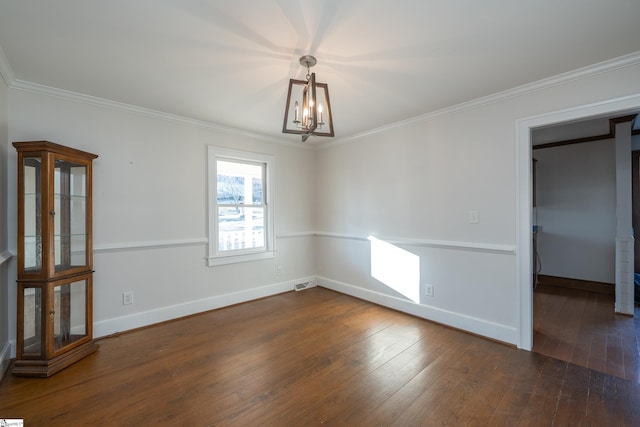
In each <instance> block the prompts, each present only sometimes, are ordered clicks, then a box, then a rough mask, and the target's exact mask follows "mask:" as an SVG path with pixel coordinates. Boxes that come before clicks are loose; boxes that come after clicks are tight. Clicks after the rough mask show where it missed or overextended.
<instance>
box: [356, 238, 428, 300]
mask: <svg viewBox="0 0 640 427" xmlns="http://www.w3.org/2000/svg"><path fill="white" fill-rule="evenodd" d="M368 239H369V242H371V277H373V278H374V279H377V280H379V281H380V282H382V283H384V284H385V285H386V286H388V287H390V288H391V289H393V290H395V291H396V292H399V293H401V294H402V295H404V296H405V297H407V298H409V299H410V300H411V301H413V302H415V303H419V302H420V257H419V256H418V255H415V254H412V253H411V252H409V251H406V250H404V249H402V248H399V247H397V246H395V245H392V244H391V243H388V242H385V241H382V240H379V239H377V238H375V237H373V236H369V237H368Z"/></svg>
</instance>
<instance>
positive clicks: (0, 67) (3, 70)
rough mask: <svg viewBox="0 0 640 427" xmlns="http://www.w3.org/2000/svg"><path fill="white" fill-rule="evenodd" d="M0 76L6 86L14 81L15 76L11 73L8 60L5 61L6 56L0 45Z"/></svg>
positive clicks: (9, 85)
mask: <svg viewBox="0 0 640 427" xmlns="http://www.w3.org/2000/svg"><path fill="white" fill-rule="evenodd" d="M0 76H2V80H4V82H5V83H6V85H7V86H8V87H11V86H12V85H13V84H14V82H15V81H16V78H15V76H14V75H13V70H12V69H11V67H10V66H9V61H7V57H6V56H4V51H3V50H2V47H1V46H0Z"/></svg>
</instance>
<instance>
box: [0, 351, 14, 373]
mask: <svg viewBox="0 0 640 427" xmlns="http://www.w3.org/2000/svg"><path fill="white" fill-rule="evenodd" d="M12 347H13V346H12V343H11V342H6V343H4V346H3V347H2V349H1V350H0V382H2V379H3V378H4V375H5V374H6V373H7V368H9V363H11V348H12Z"/></svg>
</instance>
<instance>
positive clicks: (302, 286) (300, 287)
mask: <svg viewBox="0 0 640 427" xmlns="http://www.w3.org/2000/svg"><path fill="white" fill-rule="evenodd" d="M310 286H311V284H310V283H309V282H302V283H296V284H295V285H293V289H295V290H296V291H302V290H304V289H307V288H308V287H310Z"/></svg>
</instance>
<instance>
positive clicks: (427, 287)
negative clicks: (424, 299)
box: [424, 285, 433, 297]
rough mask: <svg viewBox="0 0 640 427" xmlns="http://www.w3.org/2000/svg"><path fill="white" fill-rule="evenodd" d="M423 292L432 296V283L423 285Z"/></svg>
mask: <svg viewBox="0 0 640 427" xmlns="http://www.w3.org/2000/svg"><path fill="white" fill-rule="evenodd" d="M424 294H425V295H426V296H428V297H433V285H424Z"/></svg>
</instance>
